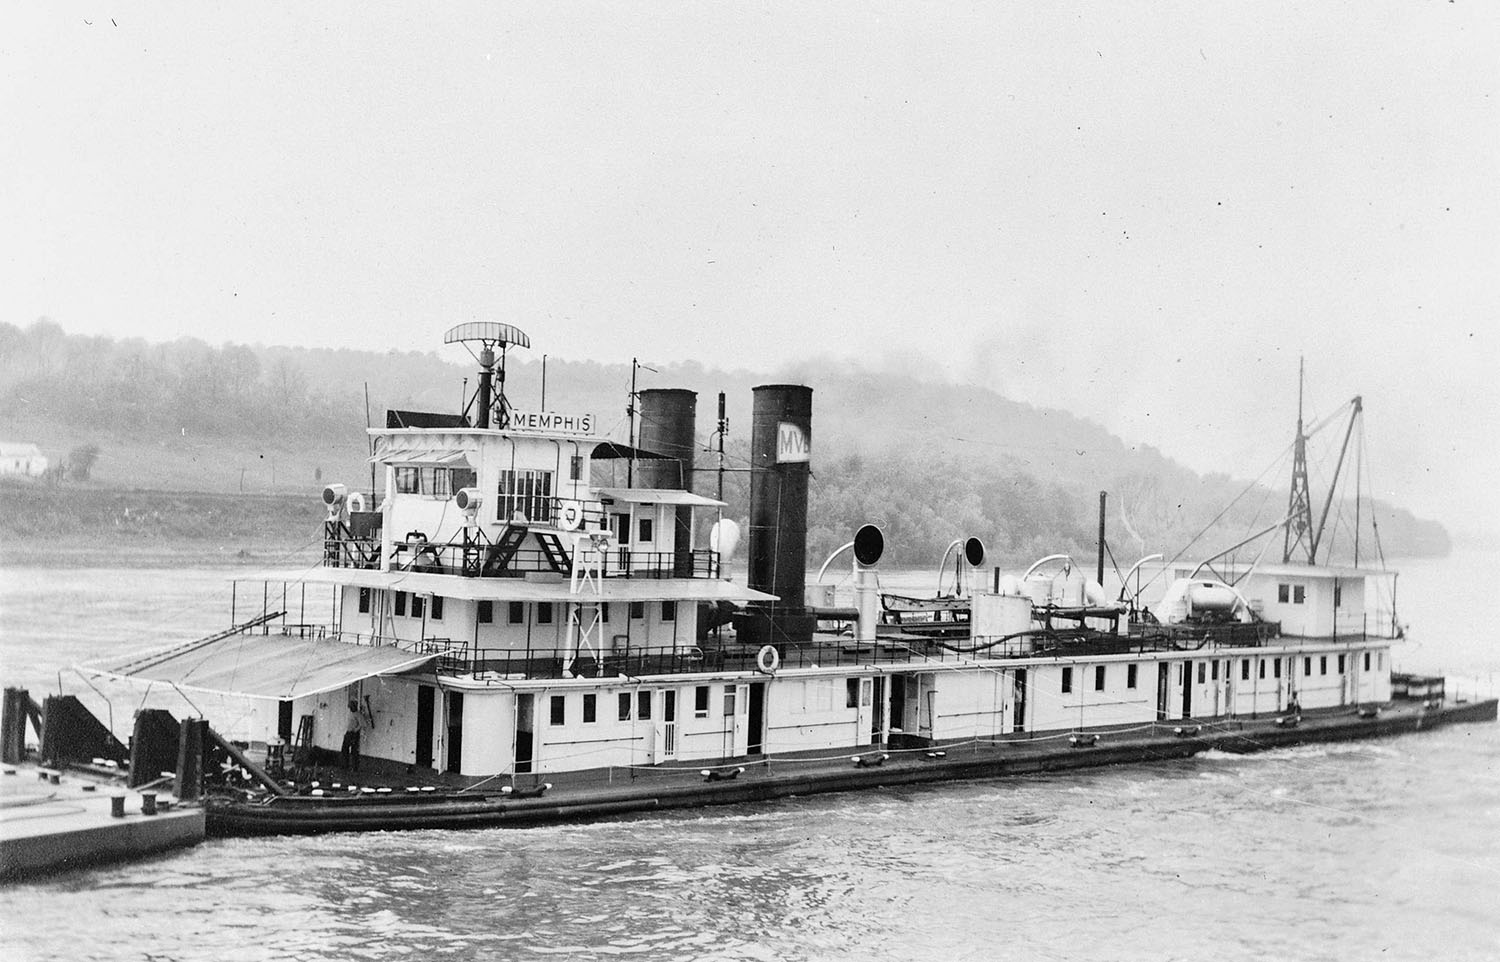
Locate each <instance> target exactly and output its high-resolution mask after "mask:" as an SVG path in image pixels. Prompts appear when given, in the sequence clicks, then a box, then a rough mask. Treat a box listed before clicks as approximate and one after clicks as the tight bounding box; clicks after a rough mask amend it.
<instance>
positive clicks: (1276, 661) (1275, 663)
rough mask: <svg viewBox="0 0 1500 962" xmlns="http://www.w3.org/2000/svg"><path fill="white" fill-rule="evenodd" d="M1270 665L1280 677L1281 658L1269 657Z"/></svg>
mask: <svg viewBox="0 0 1500 962" xmlns="http://www.w3.org/2000/svg"><path fill="white" fill-rule="evenodd" d="M1271 667H1272V668H1274V669H1275V671H1276V677H1277V678H1280V677H1281V659H1280V658H1272V659H1271Z"/></svg>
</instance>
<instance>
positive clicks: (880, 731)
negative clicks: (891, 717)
mask: <svg viewBox="0 0 1500 962" xmlns="http://www.w3.org/2000/svg"><path fill="white" fill-rule="evenodd" d="M874 683H875V705H874V715H873V716H872V717H871V719H870V744H871V745H879V744H880V743H881V742H883V741H885V676H883V675H882V676H881V677H879V678H876V679H874Z"/></svg>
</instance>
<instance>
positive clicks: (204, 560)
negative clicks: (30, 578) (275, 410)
mask: <svg viewBox="0 0 1500 962" xmlns="http://www.w3.org/2000/svg"><path fill="white" fill-rule="evenodd" d="M322 519H323V509H322V505H321V504H320V503H319V502H318V500H317V498H316V497H310V496H308V495H296V496H292V495H272V494H217V493H202V492H184V491H154V490H143V489H120V488H105V487H93V486H88V485H78V484H67V485H61V486H57V487H51V486H47V485H44V484H42V483H40V482H29V481H22V480H17V479H4V480H0V541H3V543H4V545H5V550H4V551H0V566H6V565H38V564H48V565H69V566H72V565H77V566H113V565H149V566H161V565H181V564H225V565H234V564H245V565H264V564H282V563H286V564H295V563H298V562H303V561H305V562H309V563H310V562H311V561H313V560H315V559H316V558H317V552H318V547H319V544H320V541H321V537H322V530H321V523H322Z"/></svg>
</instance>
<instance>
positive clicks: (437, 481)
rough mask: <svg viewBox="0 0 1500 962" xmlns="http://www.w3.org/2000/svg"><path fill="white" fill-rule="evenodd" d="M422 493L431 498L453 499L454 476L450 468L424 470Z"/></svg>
mask: <svg viewBox="0 0 1500 962" xmlns="http://www.w3.org/2000/svg"><path fill="white" fill-rule="evenodd" d="M422 493H423V494H425V495H427V496H428V497H429V498H441V499H443V500H445V501H446V500H447V499H448V498H451V497H453V474H452V472H451V471H450V470H449V469H448V468H423V469H422Z"/></svg>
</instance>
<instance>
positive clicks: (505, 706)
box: [412, 688, 516, 775]
mask: <svg viewBox="0 0 1500 962" xmlns="http://www.w3.org/2000/svg"><path fill="white" fill-rule="evenodd" d="M455 690H457V689H455ZM463 696H464V716H463V749H462V755H463V757H462V758H461V759H460V762H459V764H460V772H461V773H462V774H464V775H494V774H497V773H500V772H509V771H510V770H511V769H512V768H513V767H514V764H515V757H516V724H515V722H516V719H515V711H516V700H515V695H514V694H513V693H511V692H510V691H506V690H497V691H476V690H475V689H472V688H468V689H463ZM415 703H416V702H415V699H413V705H415ZM444 720H445V716H444V715H442V714H439V718H438V721H439V725H438V726H437V731H436V732H435V734H436V736H437V740H438V741H439V742H440V743H441V742H443V741H446V740H447V736H448V729H447V726H446V724H443V722H444ZM412 737H413V744H415V737H416V732H415V730H413V732H412ZM441 749H442V750H441V751H437V752H434V753H433V758H434V763H435V764H436V765H437V766H438V767H439V768H440V769H441V768H444V767H445V766H446V762H447V757H448V756H447V746H446V745H441ZM413 752H414V753H415V748H413Z"/></svg>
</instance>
